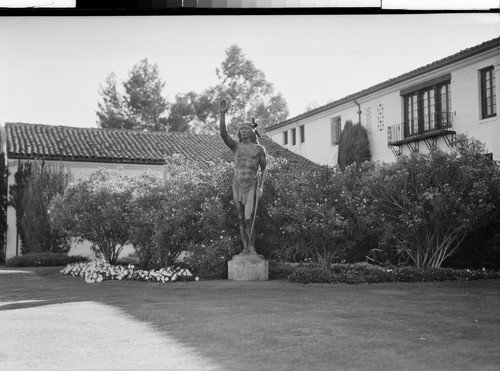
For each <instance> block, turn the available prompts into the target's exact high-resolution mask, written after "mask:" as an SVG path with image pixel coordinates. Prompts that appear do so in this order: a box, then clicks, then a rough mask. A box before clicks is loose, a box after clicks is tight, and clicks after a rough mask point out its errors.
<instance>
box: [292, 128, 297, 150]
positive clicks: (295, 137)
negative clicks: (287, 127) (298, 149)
mask: <svg viewBox="0 0 500 371" xmlns="http://www.w3.org/2000/svg"><path fill="white" fill-rule="evenodd" d="M296 144H297V129H296V128H293V129H292V146H294V145H296Z"/></svg>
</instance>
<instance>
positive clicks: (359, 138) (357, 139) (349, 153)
mask: <svg viewBox="0 0 500 371" xmlns="http://www.w3.org/2000/svg"><path fill="white" fill-rule="evenodd" d="M370 159H371V153H370V143H369V141H368V133H367V132H366V129H365V128H364V127H363V126H361V124H359V123H358V124H353V123H352V121H350V120H348V121H346V123H345V126H344V130H342V133H341V134H340V139H339V156H338V164H339V165H340V167H341V168H342V169H344V168H345V167H347V166H349V165H351V164H353V163H356V164H358V165H360V164H362V163H363V162H365V161H370Z"/></svg>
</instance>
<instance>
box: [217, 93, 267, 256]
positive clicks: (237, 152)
mask: <svg viewBox="0 0 500 371" xmlns="http://www.w3.org/2000/svg"><path fill="white" fill-rule="evenodd" d="M228 108H229V106H228V104H227V102H226V101H225V100H222V101H221V102H220V135H221V137H222V139H223V140H224V143H226V145H227V146H228V147H229V148H231V151H233V154H234V178H233V200H234V205H235V207H236V213H237V214H238V221H239V224H240V234H241V240H242V242H243V251H242V252H241V254H243V255H245V254H251V255H255V254H257V252H256V251H255V232H254V230H253V229H254V222H255V213H256V212H257V204H258V199H259V198H260V197H261V196H262V192H263V187H264V181H265V180H266V173H267V170H266V165H267V162H266V161H267V160H266V149H265V148H264V147H263V146H262V145H260V144H259V142H258V140H257V134H256V132H255V128H254V125H253V124H251V123H242V124H241V125H240V127H239V130H238V138H239V142H237V141H235V140H234V139H233V138H231V137H230V136H229V134H228V133H227V128H226V112H227V110H228ZM259 167H260V170H261V177H260V179H259V176H258V170H259Z"/></svg>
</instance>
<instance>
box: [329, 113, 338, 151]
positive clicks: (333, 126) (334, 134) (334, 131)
mask: <svg viewBox="0 0 500 371" xmlns="http://www.w3.org/2000/svg"><path fill="white" fill-rule="evenodd" d="M340 130H341V126H340V116H337V117H333V118H332V119H331V121H330V135H331V142H332V146H334V145H337V144H339V140H340Z"/></svg>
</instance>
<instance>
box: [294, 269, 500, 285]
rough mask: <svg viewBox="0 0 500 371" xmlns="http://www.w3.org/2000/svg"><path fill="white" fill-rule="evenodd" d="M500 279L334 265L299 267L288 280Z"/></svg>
mask: <svg viewBox="0 0 500 371" xmlns="http://www.w3.org/2000/svg"><path fill="white" fill-rule="evenodd" d="M488 278H500V271H495V270H486V269H479V270H470V269H463V270H458V269H450V268H414V267H401V268H397V267H391V268H383V267H378V266H374V265H369V264H335V265H332V266H331V267H330V269H327V270H325V269H323V268H321V267H319V266H315V265H311V266H300V267H298V268H296V269H294V270H293V272H292V273H291V274H290V275H289V276H288V279H289V280H290V281H291V282H297V283H348V284H359V283H381V282H433V281H453V280H476V279H488Z"/></svg>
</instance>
